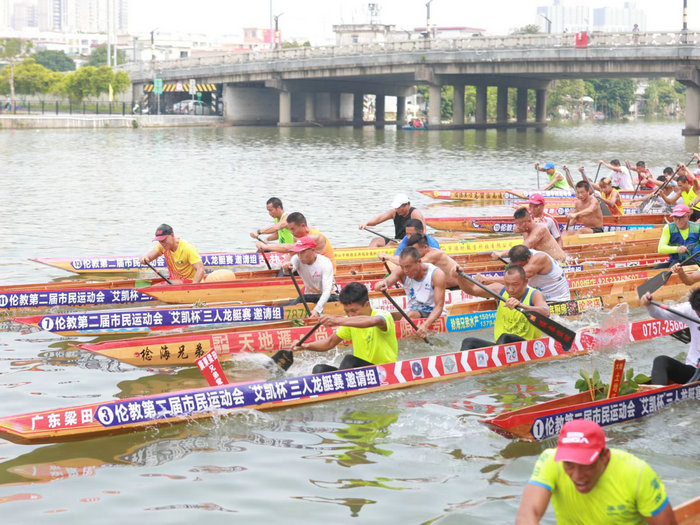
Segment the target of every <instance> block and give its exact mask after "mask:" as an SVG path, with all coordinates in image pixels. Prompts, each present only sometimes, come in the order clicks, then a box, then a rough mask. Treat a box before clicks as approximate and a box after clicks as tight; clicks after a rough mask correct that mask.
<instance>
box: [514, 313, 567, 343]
mask: <svg viewBox="0 0 700 525" xmlns="http://www.w3.org/2000/svg"><path fill="white" fill-rule="evenodd" d="M518 311H519V312H520V313H522V314H523V315H524V316H525V318H526V319H527V320H528V321H529V322H530V323H531V324H532V325H534V326H535V327H537V328H538V329H539V330H540V331H542V332H543V333H545V334H547V335H548V336H549V337H552V338H554V339H556V340H557V341H559V342H560V343H561V346H562V348H563V349H564V351H566V352H568V351H569V350H570V349H571V345H573V344H574V339H576V332H574V331H573V330H570V329H568V328H567V327H566V326H562V325H560V324H559V323H557V322H555V321H552V320H551V319H550V318H549V317H547V316H546V315H542V314H540V313H538V312H533V311H532V310H527V309H525V308H518Z"/></svg>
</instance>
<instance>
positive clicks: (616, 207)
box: [592, 177, 624, 215]
mask: <svg viewBox="0 0 700 525" xmlns="http://www.w3.org/2000/svg"><path fill="white" fill-rule="evenodd" d="M592 186H593V187H594V188H595V184H592ZM598 190H599V191H600V197H599V199H600V201H601V202H602V203H603V204H605V205H606V206H607V207H608V210H609V211H610V215H623V214H624V212H623V208H622V199H621V198H620V194H619V192H618V191H617V190H616V189H615V188H613V185H612V181H611V180H610V179H609V178H608V177H603V178H602V179H600V183H599V184H598Z"/></svg>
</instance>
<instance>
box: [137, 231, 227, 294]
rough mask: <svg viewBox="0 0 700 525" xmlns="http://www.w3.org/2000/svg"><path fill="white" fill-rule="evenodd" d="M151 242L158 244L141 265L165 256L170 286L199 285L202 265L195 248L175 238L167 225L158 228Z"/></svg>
mask: <svg viewBox="0 0 700 525" xmlns="http://www.w3.org/2000/svg"><path fill="white" fill-rule="evenodd" d="M153 240H154V241H158V244H157V245H155V246H154V247H153V249H152V250H151V251H150V252H148V253H147V254H146V255H144V256H143V257H141V258H140V259H139V262H140V263H141V264H146V263H149V262H151V261H153V260H155V259H157V258H158V257H160V256H161V255H165V264H166V265H167V267H168V271H169V272H170V281H171V283H172V284H182V283H199V282H201V281H202V280H203V279H204V264H202V258H201V257H200V256H199V252H198V251H197V248H195V247H194V246H192V244H190V243H189V242H187V241H186V240H185V239H180V238H179V237H175V234H174V232H173V229H172V227H171V226H169V225H167V224H161V225H160V226H158V228H157V229H156V235H155V237H154V238H153ZM231 273H233V272H231Z"/></svg>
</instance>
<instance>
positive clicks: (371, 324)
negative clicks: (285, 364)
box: [293, 282, 399, 374]
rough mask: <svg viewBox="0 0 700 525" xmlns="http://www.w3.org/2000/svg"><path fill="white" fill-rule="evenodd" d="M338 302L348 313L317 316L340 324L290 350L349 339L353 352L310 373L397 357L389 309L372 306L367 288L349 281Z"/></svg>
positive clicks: (321, 349) (325, 346)
mask: <svg viewBox="0 0 700 525" xmlns="http://www.w3.org/2000/svg"><path fill="white" fill-rule="evenodd" d="M340 303H341V304H342V305H343V309H344V310H345V314H346V315H347V317H345V316H342V315H322V316H321V318H320V319H319V322H320V323H321V324H322V325H323V326H337V327H339V328H338V329H337V330H336V331H335V333H333V334H332V335H331V336H330V337H328V338H326V339H324V340H322V341H314V342H313V343H305V344H303V345H301V346H299V345H295V346H294V348H293V350H295V351H299V350H311V351H313V352H326V351H327V350H330V349H331V348H335V347H336V346H338V345H339V344H340V343H341V342H342V341H352V347H353V353H352V354H349V355H346V356H345V357H344V358H343V360H342V361H341V362H340V365H339V367H337V368H336V367H334V366H331V365H316V366H314V368H313V373H314V374H320V373H323V372H332V371H334V370H339V369H340V370H345V369H347V368H359V367H362V366H369V365H381V364H384V363H393V362H394V361H396V360H397V359H398V353H399V349H398V342H397V341H396V325H395V324H394V318H393V317H392V316H391V313H389V312H386V311H384V310H376V309H374V308H372V306H371V305H370V303H369V293H368V292H367V288H366V287H365V286H364V285H362V284H361V283H357V282H353V283H348V284H347V285H346V286H345V287H344V288H343V289H342V290H341V291H340Z"/></svg>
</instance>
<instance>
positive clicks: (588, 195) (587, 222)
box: [564, 180, 603, 235]
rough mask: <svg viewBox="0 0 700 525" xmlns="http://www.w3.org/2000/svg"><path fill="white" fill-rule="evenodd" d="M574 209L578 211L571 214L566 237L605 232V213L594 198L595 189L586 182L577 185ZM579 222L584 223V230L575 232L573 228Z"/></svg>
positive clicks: (581, 181) (565, 233) (582, 181)
mask: <svg viewBox="0 0 700 525" xmlns="http://www.w3.org/2000/svg"><path fill="white" fill-rule="evenodd" d="M574 207H575V209H576V211H572V212H571V213H569V215H568V219H569V223H568V226H567V230H566V231H564V235H572V234H578V233H602V232H603V212H602V211H601V209H600V205H599V204H598V201H597V200H596V199H594V198H593V189H592V188H591V186H590V184H588V183H587V182H586V181H585V180H580V181H578V182H577V183H576V202H575V203H574ZM577 222H581V223H583V228H580V229H578V230H576V231H574V229H573V226H574V225H575V224H576V223H577Z"/></svg>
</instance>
